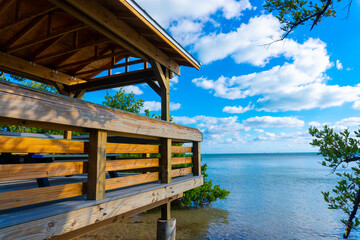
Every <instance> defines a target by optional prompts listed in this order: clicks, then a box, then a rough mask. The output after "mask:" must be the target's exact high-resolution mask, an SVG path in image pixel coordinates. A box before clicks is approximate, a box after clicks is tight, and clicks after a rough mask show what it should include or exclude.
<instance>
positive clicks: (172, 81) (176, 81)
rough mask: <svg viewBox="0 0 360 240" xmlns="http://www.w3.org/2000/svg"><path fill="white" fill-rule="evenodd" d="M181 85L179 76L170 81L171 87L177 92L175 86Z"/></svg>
mask: <svg viewBox="0 0 360 240" xmlns="http://www.w3.org/2000/svg"><path fill="white" fill-rule="evenodd" d="M178 83H179V78H178V76H175V77H173V78H171V79H170V87H172V88H173V89H175V90H176V88H174V85H175V84H178Z"/></svg>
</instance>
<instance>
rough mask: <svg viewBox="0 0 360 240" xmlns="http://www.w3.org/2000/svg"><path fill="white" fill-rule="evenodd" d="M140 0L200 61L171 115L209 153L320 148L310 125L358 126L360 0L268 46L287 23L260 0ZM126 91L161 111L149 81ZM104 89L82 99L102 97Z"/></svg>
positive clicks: (178, 82) (174, 93)
mask: <svg viewBox="0 0 360 240" xmlns="http://www.w3.org/2000/svg"><path fill="white" fill-rule="evenodd" d="M137 2H138V4H139V5H140V6H142V7H143V8H144V9H145V10H146V11H147V12H148V13H149V14H150V15H151V16H152V17H153V18H154V19H155V20H157V21H158V22H159V23H160V24H161V25H162V26H163V27H164V28H165V29H167V30H168V32H169V33H170V34H171V35H172V36H173V37H174V38H175V39H176V40H177V41H178V42H180V43H181V44H182V45H183V46H184V47H185V48H186V49H187V50H188V51H189V52H190V53H191V54H192V55H193V56H195V57H196V58H197V59H198V60H199V61H200V62H201V63H202V67H201V69H200V70H199V71H197V70H195V69H192V68H188V67H182V68H181V76H180V77H175V78H174V79H172V81H171V92H170V99H171V102H172V105H171V108H172V109H171V115H172V116H173V117H174V120H175V121H176V122H177V123H179V124H184V125H188V126H192V127H196V128H199V129H200V130H201V131H202V132H203V134H204V142H203V144H202V152H203V153H253V152H255V153H263V152H309V151H311V152H314V151H316V149H314V148H312V147H311V146H310V145H309V142H310V141H311V138H310V136H309V134H308V128H309V126H317V127H320V126H322V125H324V124H327V125H329V126H332V127H334V128H335V129H337V130H341V129H344V128H346V127H350V129H351V130H354V129H357V128H358V126H359V125H360V117H359V113H360V78H359V76H360V61H359V60H358V59H359V56H360V46H359V45H358V44H359V40H360V31H358V26H359V23H360V14H359V13H360V1H359V0H358V1H354V3H353V6H352V8H351V12H350V17H349V18H348V19H345V17H346V14H347V12H346V11H343V10H342V7H341V6H339V7H338V9H337V12H338V17H337V18H332V19H325V20H324V22H323V23H322V24H320V25H319V26H318V27H316V28H315V29H313V31H311V32H310V31H309V28H310V27H309V26H308V25H306V26H304V27H300V28H299V29H297V30H296V32H295V33H293V34H291V35H290V36H289V38H288V39H287V40H285V41H283V42H277V43H273V44H271V45H267V44H268V43H270V42H272V41H273V40H276V39H279V37H280V36H281V35H282V32H281V30H280V27H281V25H280V23H279V22H278V21H277V19H276V18H275V17H274V16H273V15H271V14H268V13H266V12H264V10H263V9H262V6H261V5H262V3H263V1H251V0H250V1H249V0H240V1H236V0H196V1H193V0H182V1H178V0H138V1H137ZM111 91H114V90H111ZM126 91H128V92H129V91H133V92H134V93H135V94H136V97H138V98H142V99H144V100H145V105H146V108H149V109H150V110H151V111H152V112H153V113H156V114H158V113H160V99H159V97H158V96H157V95H156V94H155V93H154V92H153V91H152V90H151V89H150V88H149V87H148V86H146V85H136V86H131V87H128V88H126ZM104 94H105V91H99V92H94V93H87V94H86V95H85V98H86V100H91V101H93V102H98V103H101V101H102V99H103V96H104Z"/></svg>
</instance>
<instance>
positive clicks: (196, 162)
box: [192, 142, 201, 176]
mask: <svg viewBox="0 0 360 240" xmlns="http://www.w3.org/2000/svg"><path fill="white" fill-rule="evenodd" d="M192 171H193V173H194V176H201V151H200V142H193V170H192Z"/></svg>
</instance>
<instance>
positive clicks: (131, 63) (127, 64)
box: [75, 60, 144, 76]
mask: <svg viewBox="0 0 360 240" xmlns="http://www.w3.org/2000/svg"><path fill="white" fill-rule="evenodd" d="M139 63H144V60H135V61H131V62H124V63H119V64H114V65H111V66H105V67H101V68H96V69H92V70H86V71H83V72H78V73H76V74H75V76H79V75H84V74H90V73H101V72H103V71H105V70H111V69H115V68H120V67H126V66H131V65H135V64H139ZM110 75H111V74H110Z"/></svg>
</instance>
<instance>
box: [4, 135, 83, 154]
mask: <svg viewBox="0 0 360 240" xmlns="http://www.w3.org/2000/svg"><path fill="white" fill-rule="evenodd" d="M86 151H87V150H86V144H85V142H83V141H71V140H54V139H41V138H22V137H6V136H0V153H2V152H8V153H86Z"/></svg>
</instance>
